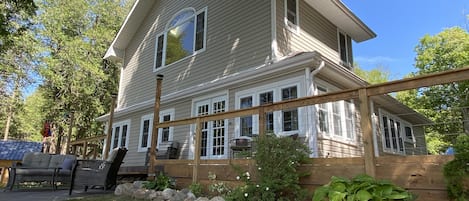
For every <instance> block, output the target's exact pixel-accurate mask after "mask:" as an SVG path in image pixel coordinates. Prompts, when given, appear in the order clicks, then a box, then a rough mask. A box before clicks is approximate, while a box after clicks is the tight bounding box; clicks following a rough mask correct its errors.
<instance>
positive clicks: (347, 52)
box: [339, 32, 353, 67]
mask: <svg viewBox="0 0 469 201" xmlns="http://www.w3.org/2000/svg"><path fill="white" fill-rule="evenodd" d="M339 54H340V60H341V62H342V64H343V65H345V66H347V67H351V66H352V64H353V61H352V38H350V36H348V35H346V34H344V33H342V32H339Z"/></svg>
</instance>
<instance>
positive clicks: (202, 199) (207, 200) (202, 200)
mask: <svg viewBox="0 0 469 201" xmlns="http://www.w3.org/2000/svg"><path fill="white" fill-rule="evenodd" d="M195 201H210V199H208V198H207V197H199V198H197V200H195Z"/></svg>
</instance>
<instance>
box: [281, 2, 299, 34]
mask: <svg viewBox="0 0 469 201" xmlns="http://www.w3.org/2000/svg"><path fill="white" fill-rule="evenodd" d="M284 5H285V24H286V26H287V27H289V28H292V29H293V30H295V31H296V30H297V29H298V24H299V23H298V22H299V20H298V17H299V15H298V10H299V6H298V0H285V2H284Z"/></svg>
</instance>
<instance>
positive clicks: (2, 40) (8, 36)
mask: <svg viewBox="0 0 469 201" xmlns="http://www.w3.org/2000/svg"><path fill="white" fill-rule="evenodd" d="M36 8H37V7H36V5H35V4H34V0H21V1H18V0H2V1H0V13H1V15H0V53H2V52H3V51H4V50H6V49H8V48H9V47H10V46H11V45H13V43H14V42H15V37H18V36H20V35H21V34H23V32H24V31H26V30H28V29H29V26H30V25H31V22H30V20H29V18H30V17H31V16H33V15H34V12H35V10H36Z"/></svg>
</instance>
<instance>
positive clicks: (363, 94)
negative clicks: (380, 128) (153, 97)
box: [358, 88, 376, 177]
mask: <svg viewBox="0 0 469 201" xmlns="http://www.w3.org/2000/svg"><path fill="white" fill-rule="evenodd" d="M358 98H359V100H360V116H361V120H360V124H361V127H362V132H363V144H364V151H365V155H364V160H365V173H366V174H368V175H370V176H372V177H375V176H376V166H375V164H376V158H375V150H374V147H373V129H372V127H371V124H372V122H371V114H370V97H369V96H368V93H367V90H366V88H363V89H359V90H358Z"/></svg>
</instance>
